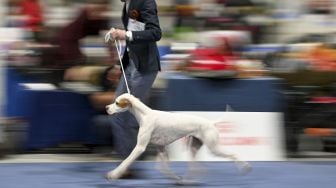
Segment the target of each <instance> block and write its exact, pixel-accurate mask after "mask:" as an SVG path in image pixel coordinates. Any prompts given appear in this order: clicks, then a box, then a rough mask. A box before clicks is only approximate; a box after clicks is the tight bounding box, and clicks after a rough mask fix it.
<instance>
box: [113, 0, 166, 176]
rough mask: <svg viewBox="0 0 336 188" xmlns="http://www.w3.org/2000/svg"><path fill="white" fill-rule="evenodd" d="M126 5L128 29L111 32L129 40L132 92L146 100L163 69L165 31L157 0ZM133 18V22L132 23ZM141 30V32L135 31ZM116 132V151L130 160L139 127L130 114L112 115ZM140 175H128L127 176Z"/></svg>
mask: <svg viewBox="0 0 336 188" xmlns="http://www.w3.org/2000/svg"><path fill="white" fill-rule="evenodd" d="M121 1H122V2H124V6H123V11H122V22H123V25H124V27H125V29H114V28H112V29H111V30H110V32H111V37H112V39H114V40H125V41H126V50H125V51H124V54H123V55H122V63H123V65H124V67H125V73H126V79H127V82H128V85H129V89H130V92H131V93H132V94H133V95H134V96H135V97H137V98H139V99H140V100H141V101H146V98H147V97H148V94H149V92H150V90H151V87H152V85H153V83H154V80H155V78H156V76H157V74H158V71H160V70H161V66H160V55H159V50H158V47H157V44H156V42H157V41H159V40H160V39H161V35H162V32H161V28H160V24H159V18H158V14H157V5H156V2H155V0H121ZM130 19H133V21H131V20H130ZM135 28H138V29H135ZM126 92H127V88H126V83H125V79H124V78H121V79H120V82H119V84H118V87H117V89H116V93H115V95H116V97H118V96H119V95H121V94H123V93H126ZM112 117H113V119H112V120H111V121H112V133H113V137H114V145H115V148H116V151H117V152H118V154H119V155H120V156H121V157H122V158H126V157H127V156H128V155H129V154H130V153H131V151H132V150H133V148H134V147H135V144H136V141H137V134H138V129H139V124H138V123H137V121H136V119H135V117H134V116H133V115H132V114H131V113H130V112H124V113H120V114H116V115H114V116H112ZM129 175H131V177H132V175H137V174H134V171H133V173H126V174H125V175H124V177H127V176H128V177H129Z"/></svg>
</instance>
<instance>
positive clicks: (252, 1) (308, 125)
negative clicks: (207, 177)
mask: <svg viewBox="0 0 336 188" xmlns="http://www.w3.org/2000/svg"><path fill="white" fill-rule="evenodd" d="M156 2H157V5H158V12H159V17H160V24H161V28H162V32H163V38H162V39H161V41H159V42H158V46H159V50H160V55H161V63H162V71H161V72H160V74H159V76H158V78H157V80H156V82H155V84H154V86H153V88H152V92H151V96H150V97H149V103H148V105H149V106H151V107H152V108H155V109H160V110H166V111H183V112H186V113H196V114H197V115H200V116H205V117H208V118H210V119H213V120H215V121H217V122H218V123H217V126H218V127H219V129H220V131H221V134H222V135H223V139H221V144H223V145H225V146H230V147H232V148H234V150H236V151H238V152H240V153H241V154H244V155H245V154H246V155H245V156H248V155H249V153H256V152H255V151H256V148H257V149H259V150H260V151H261V152H259V155H260V156H255V157H252V156H251V158H247V160H283V159H284V160H286V159H290V158H297V157H318V158H334V157H335V156H336V155H335V154H336V153H335V152H336V140H335V138H336V137H335V136H336V48H335V47H336V21H335V20H336V19H335V18H336V0H300V1H291V0H282V1H276V0H156ZM121 10H122V3H121V2H120V1H119V0H87V1H85V0H72V1H69V0H0V16H1V17H2V19H0V64H1V68H0V88H1V89H0V113H1V120H0V155H1V156H2V157H3V158H7V157H9V156H12V155H22V154H41V153H43V154H55V153H56V154H59V153H61V154H70V153H71V154H78V153H93V154H103V155H105V154H107V155H108V156H111V155H112V156H113V148H114V147H115V146H114V145H113V137H112V136H111V135H112V133H111V130H110V127H109V125H108V124H109V116H107V114H106V113H105V111H104V106H105V105H107V104H109V103H111V101H112V100H113V98H114V89H115V86H116V84H117V82H118V79H119V76H120V69H119V67H118V66H112V64H113V63H115V62H117V61H118V56H117V53H116V50H115V48H114V45H113V44H106V43H105V42H104V36H105V33H106V32H107V30H108V29H109V28H110V27H116V28H122V23H121V19H120V18H121ZM228 113H229V115H225V114H228ZM213 114H215V115H216V116H215V115H213ZM230 114H231V115H230ZM227 116H228V117H227ZM244 119H245V121H242V120H244ZM175 148H176V147H175ZM182 150H183V149H182ZM147 152H148V155H153V154H155V152H154V151H152V150H151V147H149V149H148V151H147ZM257 153H258V152H257ZM177 154H180V152H179V151H175V150H171V155H173V156H175V155H177ZM175 158H176V159H180V158H179V157H178V156H175ZM202 159H205V160H206V159H208V158H207V156H203V158H202Z"/></svg>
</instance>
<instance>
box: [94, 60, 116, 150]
mask: <svg viewBox="0 0 336 188" xmlns="http://www.w3.org/2000/svg"><path fill="white" fill-rule="evenodd" d="M120 76H121V70H120V66H117V65H112V66H109V67H107V68H106V69H105V70H104V71H103V73H102V74H101V76H100V79H99V85H100V86H101V87H102V91H100V92H95V93H92V94H91V95H90V101H91V103H92V105H93V107H94V108H95V109H96V110H97V111H98V114H97V115H96V116H95V117H94V118H93V126H92V128H93V131H92V132H93V133H95V136H96V139H97V140H96V144H97V145H98V146H113V135H112V130H111V116H109V115H107V114H106V111H105V106H106V105H109V104H110V103H111V101H112V100H114V98H115V90H116V88H117V85H118V82H119V79H120Z"/></svg>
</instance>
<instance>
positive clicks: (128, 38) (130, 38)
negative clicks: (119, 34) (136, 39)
mask: <svg viewBox="0 0 336 188" xmlns="http://www.w3.org/2000/svg"><path fill="white" fill-rule="evenodd" d="M126 38H127V40H128V41H133V33H132V31H126Z"/></svg>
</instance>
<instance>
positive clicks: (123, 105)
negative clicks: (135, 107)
mask: <svg viewBox="0 0 336 188" xmlns="http://www.w3.org/2000/svg"><path fill="white" fill-rule="evenodd" d="M116 104H117V106H119V107H121V108H126V107H128V106H130V105H131V103H130V101H129V100H127V99H120V101H119V102H116Z"/></svg>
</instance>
